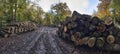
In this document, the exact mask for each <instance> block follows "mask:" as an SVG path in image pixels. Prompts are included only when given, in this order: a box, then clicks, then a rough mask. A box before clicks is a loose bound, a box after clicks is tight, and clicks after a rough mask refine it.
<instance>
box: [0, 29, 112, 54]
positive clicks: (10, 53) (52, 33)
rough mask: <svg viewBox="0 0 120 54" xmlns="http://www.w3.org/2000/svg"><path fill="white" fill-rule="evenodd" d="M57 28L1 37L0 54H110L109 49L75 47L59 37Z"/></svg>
mask: <svg viewBox="0 0 120 54" xmlns="http://www.w3.org/2000/svg"><path fill="white" fill-rule="evenodd" d="M57 30H58V29H57V28H52V27H40V28H38V29H37V30H35V31H31V32H27V33H23V34H20V35H13V36H11V37H8V38H0V54H110V52H108V51H102V50H101V51H100V50H91V49H85V48H82V47H80V48H75V47H74V45H72V44H70V43H68V42H66V41H64V40H62V39H61V38H59V37H58V36H57V34H56V31H57Z"/></svg>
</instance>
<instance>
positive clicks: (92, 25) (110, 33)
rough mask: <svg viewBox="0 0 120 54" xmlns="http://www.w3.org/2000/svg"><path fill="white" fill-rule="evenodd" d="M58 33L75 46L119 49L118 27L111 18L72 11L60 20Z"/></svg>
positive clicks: (119, 34)
mask: <svg viewBox="0 0 120 54" xmlns="http://www.w3.org/2000/svg"><path fill="white" fill-rule="evenodd" d="M58 35H59V37H61V38H63V39H65V40H70V41H71V42H73V44H75V45H77V46H88V47H89V48H98V49H105V50H118V51H120V50H119V49H120V29H119V28H117V27H115V26H114V24H113V21H112V18H106V19H105V20H101V19H99V18H98V17H96V16H94V17H92V16H90V15H86V14H79V13H78V12H76V11H74V12H73V14H72V16H71V17H66V20H65V21H64V22H61V26H60V27H59V30H58Z"/></svg>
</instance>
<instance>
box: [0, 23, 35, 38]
mask: <svg viewBox="0 0 120 54" xmlns="http://www.w3.org/2000/svg"><path fill="white" fill-rule="evenodd" d="M36 28H37V25H36V24H35V23H33V22H30V21H25V22H15V23H9V24H7V25H6V28H3V29H2V30H1V32H2V34H1V35H0V36H3V37H8V36H10V35H11V34H21V33H24V32H28V31H32V30H35V29H36ZM3 33H4V34H3Z"/></svg>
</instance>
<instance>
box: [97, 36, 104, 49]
mask: <svg viewBox="0 0 120 54" xmlns="http://www.w3.org/2000/svg"><path fill="white" fill-rule="evenodd" d="M104 43H105V40H104V37H99V38H97V41H96V46H97V47H103V46H104Z"/></svg>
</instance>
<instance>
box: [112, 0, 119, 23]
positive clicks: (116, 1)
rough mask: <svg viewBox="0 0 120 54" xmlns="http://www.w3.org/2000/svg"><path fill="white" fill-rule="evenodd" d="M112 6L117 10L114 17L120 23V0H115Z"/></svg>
mask: <svg viewBox="0 0 120 54" xmlns="http://www.w3.org/2000/svg"><path fill="white" fill-rule="evenodd" d="M111 8H113V9H114V10H115V13H114V17H115V19H116V21H117V22H119V23H120V0H113V1H112V3H111Z"/></svg>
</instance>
